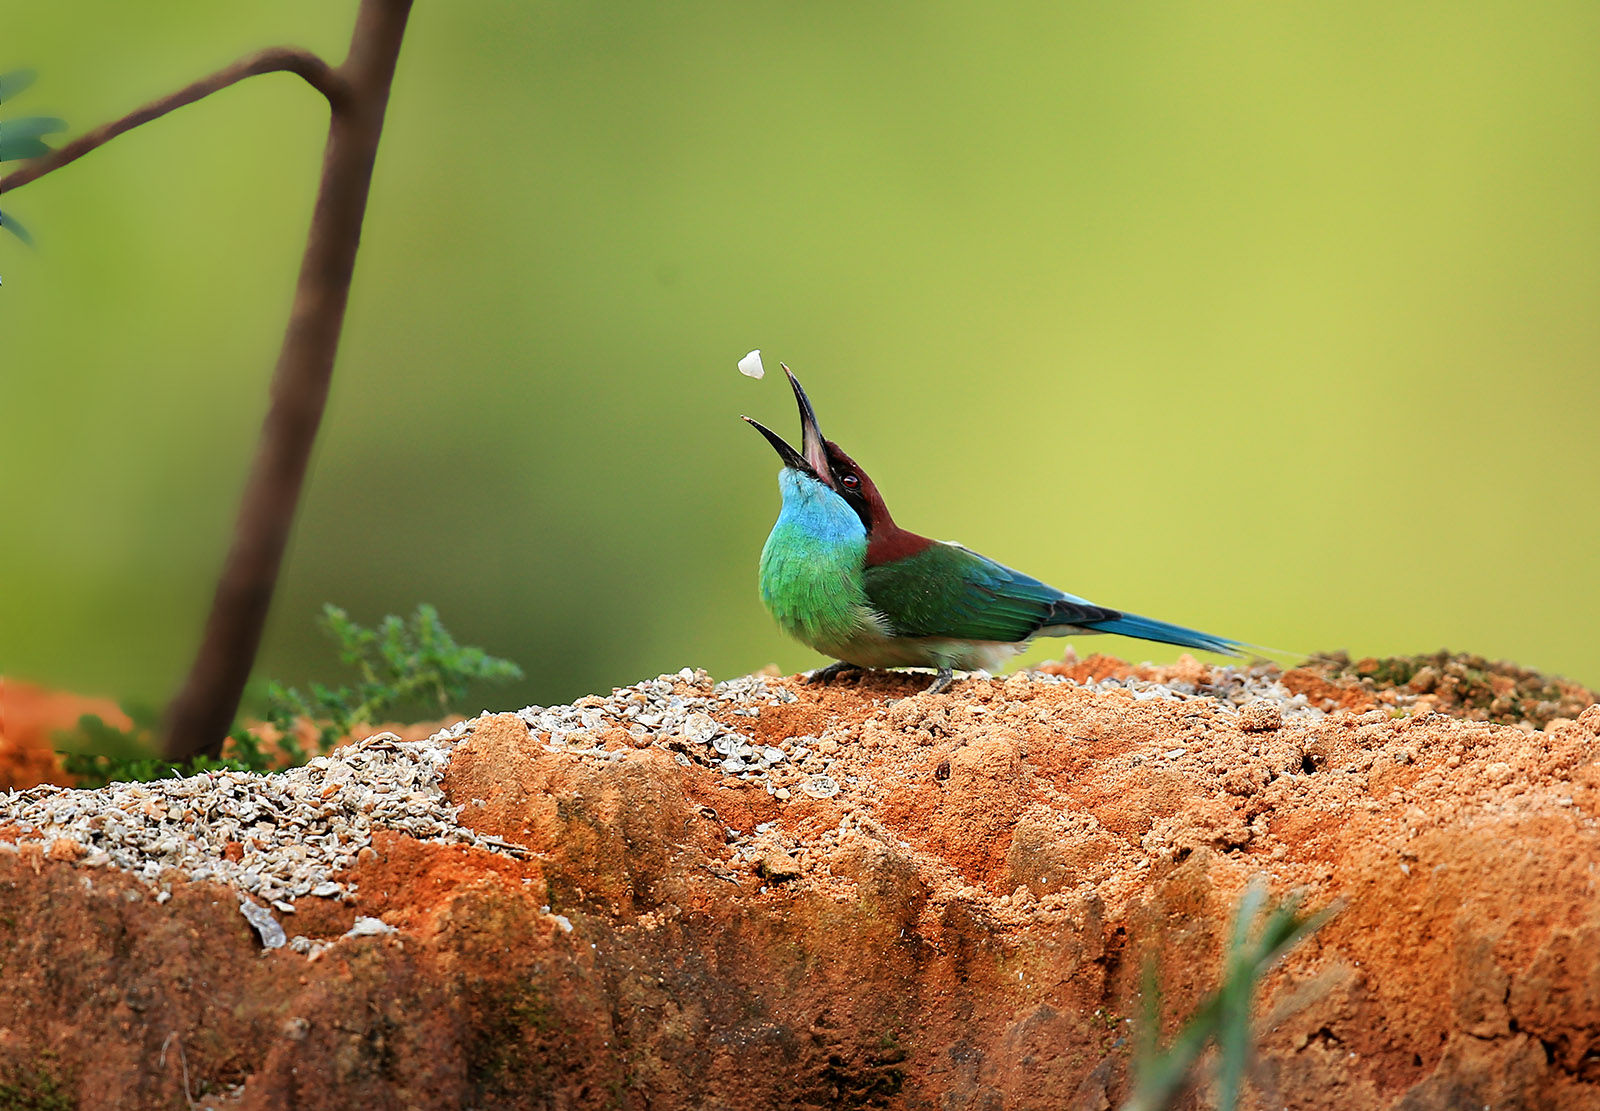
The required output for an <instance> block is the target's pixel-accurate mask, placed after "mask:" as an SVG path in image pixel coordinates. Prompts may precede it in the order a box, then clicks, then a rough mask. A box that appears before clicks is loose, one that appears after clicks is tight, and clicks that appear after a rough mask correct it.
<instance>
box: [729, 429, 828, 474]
mask: <svg viewBox="0 0 1600 1111" xmlns="http://www.w3.org/2000/svg"><path fill="white" fill-rule="evenodd" d="M739 419H740V420H742V421H744V422H746V423H747V424H749V425H750V427H751V428H754V429H755V430H756V431H757V432H759V433H761V434H762V435H763V436H765V437H766V438H767V443H769V444H771V445H772V446H773V449H774V450H776V451H777V453H778V458H779V459H782V460H783V465H784V466H785V467H793V468H794V469H795V470H797V471H806V472H808V473H809V472H810V471H811V465H810V464H809V463H807V462H806V461H805V460H804V459H803V458H801V456H800V453H799V452H798V451H796V450H795V449H794V448H792V447H790V446H789V441H787V440H785V439H784V438H783V437H782V436H780V435H778V434H777V433H776V432H774V431H773V430H772V429H770V428H768V427H767V426H766V425H764V424H762V423H761V422H760V421H758V420H756V419H755V418H753V417H740V418H739Z"/></svg>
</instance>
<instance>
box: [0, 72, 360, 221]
mask: <svg viewBox="0 0 1600 1111" xmlns="http://www.w3.org/2000/svg"><path fill="white" fill-rule="evenodd" d="M262 73H292V74H295V75H296V76H297V77H300V78H303V79H304V80H305V82H306V84H308V85H310V86H311V87H312V88H313V89H315V90H317V92H319V93H321V94H322V95H323V96H324V97H326V98H327V100H328V105H329V107H330V108H331V109H332V110H333V111H334V112H336V113H337V112H338V111H339V110H340V108H341V107H342V106H343V104H344V102H345V101H346V100H348V99H349V89H348V88H347V86H346V81H345V78H344V76H343V75H342V74H340V73H339V72H338V71H337V70H335V69H334V68H333V67H332V66H330V65H328V63H327V62H324V61H323V60H322V59H321V58H319V57H317V56H316V55H315V54H313V53H311V52H310V51H308V50H301V49H298V48H296V47H292V46H275V47H272V48H270V49H268V50H263V51H261V52H260V53H258V54H252V55H250V56H249V57H247V58H241V59H239V60H238V61H237V62H234V63H233V64H232V65H231V66H226V67H224V68H222V69H219V70H218V71H217V72H216V73H213V74H212V75H211V76H209V77H202V78H201V79H200V80H198V81H196V82H194V83H193V84H189V85H185V86H184V87H183V88H181V89H179V90H178V91H177V92H175V93H168V94H167V95H166V96H164V97H161V98H160V99H158V100H152V101H151V102H150V103H149V104H146V105H145V106H144V107H142V108H136V109H134V110H133V111H132V112H129V113H128V114H127V115H126V116H123V117H122V118H121V119H119V120H112V121H111V122H110V123H108V124H105V125H104V126H103V127H97V128H95V129H94V130H93V131H91V132H89V133H87V134H85V135H80V136H78V138H76V139H74V140H72V142H70V143H67V144H66V145H65V146H62V147H59V148H57V149H56V150H53V151H51V152H50V153H49V154H44V155H40V156H39V157H38V158H33V159H29V160H28V161H27V162H26V163H24V164H23V165H21V166H19V167H18V168H17V169H15V170H12V171H11V172H10V173H9V174H7V175H6V176H5V177H3V178H0V193H9V192H10V191H11V190H13V189H17V188H20V187H21V186H24V185H26V184H28V182H30V181H37V180H38V179H39V178H41V177H44V175H45V174H48V173H50V172H52V171H54V170H59V169H60V168H61V167H63V166H65V165H67V164H68V163H71V162H76V161H77V160H78V159H80V158H82V157H83V156H84V155H86V154H88V153H89V152H90V151H92V150H94V149H95V148H97V147H102V146H105V144H107V143H109V142H110V141H111V140H113V139H115V138H116V137H117V136H118V135H121V134H122V133H123V132H125V131H132V130H133V129H134V128H136V127H138V126H139V125H140V124H144V123H149V122H150V121H151V120H157V119H160V118H161V117H162V116H164V115H166V114H167V113H168V112H171V111H172V110H173V109H175V108H182V107H183V106H184V105H185V104H193V103H194V102H195V101H197V100H202V99H204V98H205V97H208V96H210V95H211V94H212V93H214V92H219V91H221V90H222V89H226V88H227V87H228V86H229V85H234V84H237V83H238V82H240V81H243V80H244V79H245V78H246V77H255V76H256V75H258V74H262Z"/></svg>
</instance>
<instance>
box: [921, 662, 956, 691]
mask: <svg viewBox="0 0 1600 1111" xmlns="http://www.w3.org/2000/svg"><path fill="white" fill-rule="evenodd" d="M955 681H956V677H955V673H954V672H953V671H951V670H950V669H949V668H948V667H941V668H940V669H939V674H938V675H936V676H934V679H933V682H931V683H929V684H928V689H927V691H926V692H925V693H927V694H943V693H944V692H945V691H947V690H949V689H950V684H951V683H954V682H955Z"/></svg>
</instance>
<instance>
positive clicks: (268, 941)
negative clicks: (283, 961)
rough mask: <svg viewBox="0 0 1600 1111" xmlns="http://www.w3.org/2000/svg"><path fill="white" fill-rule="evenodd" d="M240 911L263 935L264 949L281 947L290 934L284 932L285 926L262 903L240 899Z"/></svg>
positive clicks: (257, 931) (262, 943)
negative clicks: (279, 923)
mask: <svg viewBox="0 0 1600 1111" xmlns="http://www.w3.org/2000/svg"><path fill="white" fill-rule="evenodd" d="M239 913H240V914H242V915H244V920H245V921H246V922H248V923H250V925H252V926H254V927H255V928H256V933H258V934H260V935H261V947H262V948H263V949H281V948H283V944H284V942H286V941H288V940H289V938H288V935H286V934H285V933H284V932H283V927H282V926H280V925H278V920H277V919H276V918H274V917H273V915H272V912H271V911H270V910H268V909H267V908H266V907H264V906H262V905H261V904H260V903H255V902H251V901H250V900H249V899H241V900H239Z"/></svg>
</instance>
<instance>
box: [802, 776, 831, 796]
mask: <svg viewBox="0 0 1600 1111" xmlns="http://www.w3.org/2000/svg"><path fill="white" fill-rule="evenodd" d="M800 789H801V790H802V791H804V792H805V793H806V794H808V795H810V796H811V797H812V798H814V799H831V798H832V797H833V796H834V795H837V794H838V793H839V784H838V782H837V781H835V780H834V778H833V777H832V776H831V775H814V776H812V777H811V778H810V779H807V780H804V781H803V782H802V783H801V784H800Z"/></svg>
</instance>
